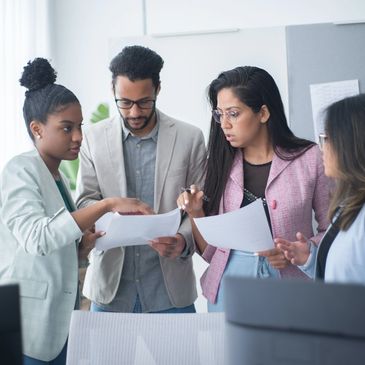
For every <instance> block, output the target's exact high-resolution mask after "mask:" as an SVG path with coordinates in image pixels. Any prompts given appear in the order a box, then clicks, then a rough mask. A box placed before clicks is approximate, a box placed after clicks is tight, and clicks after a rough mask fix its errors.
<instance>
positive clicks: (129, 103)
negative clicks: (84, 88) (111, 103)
mask: <svg viewBox="0 0 365 365" xmlns="http://www.w3.org/2000/svg"><path fill="white" fill-rule="evenodd" d="M114 100H115V103H116V104H117V107H118V108H120V109H131V108H132V107H133V105H134V104H136V105H137V106H138V108H139V109H152V108H153V107H154V106H155V103H156V100H154V99H141V100H129V99H114Z"/></svg>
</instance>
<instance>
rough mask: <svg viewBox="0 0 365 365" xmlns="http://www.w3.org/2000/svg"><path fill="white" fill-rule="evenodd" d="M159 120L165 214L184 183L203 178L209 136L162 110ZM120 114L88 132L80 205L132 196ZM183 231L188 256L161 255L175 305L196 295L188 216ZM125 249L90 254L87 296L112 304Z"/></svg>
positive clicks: (160, 208) (157, 198)
mask: <svg viewBox="0 0 365 365" xmlns="http://www.w3.org/2000/svg"><path fill="white" fill-rule="evenodd" d="M157 118H158V122H159V131H158V141H157V155H156V170H155V191H154V204H155V206H154V207H153V208H154V210H155V211H156V212H158V213H165V212H168V211H170V210H172V209H175V208H176V207H177V205H176V199H177V197H178V195H179V194H180V191H181V188H182V187H186V186H190V184H193V183H198V184H199V183H201V182H202V181H203V174H204V166H205V162H206V148H205V143H204V137H203V134H202V132H201V130H200V129H198V128H196V127H194V126H192V125H190V124H187V123H183V122H180V121H177V120H175V119H173V118H170V117H168V116H167V115H165V114H163V113H162V112H160V111H157ZM121 123H122V122H121V118H120V116H115V117H113V118H109V119H106V120H104V121H101V122H99V123H97V124H95V125H92V126H90V127H89V129H86V130H85V132H84V140H83V144H82V147H81V153H80V168H79V174H78V183H77V189H76V196H77V199H76V204H77V205H78V206H79V207H83V206H86V205H89V204H92V203H93V202H95V201H96V200H100V199H102V198H106V197H112V196H122V197H126V196H127V186H126V176H125V168H124V157H123V146H122V126H121ZM179 232H180V233H181V234H182V235H183V236H184V237H185V240H186V243H187V245H188V247H189V251H190V254H189V255H188V257H185V258H177V259H169V258H165V257H160V264H161V269H162V273H163V276H164V280H165V285H166V288H167V293H168V295H169V298H170V301H171V303H172V304H173V306H175V307H184V306H187V305H190V304H192V303H193V302H194V301H195V299H196V297H197V292H196V284H195V275H194V271H193V267H192V259H191V255H192V254H193V253H194V249H195V244H194V240H193V237H192V233H191V227H190V222H189V221H188V219H186V220H184V222H183V223H182V225H181V226H180V229H179ZM124 252H125V250H124V248H122V247H117V248H114V249H111V250H108V251H105V252H98V251H96V250H92V251H91V253H90V255H89V261H90V265H89V266H88V269H87V272H86V277H85V282H84V289H83V293H84V295H85V296H86V297H87V298H89V299H91V300H92V301H95V302H98V303H103V304H107V303H110V302H111V301H112V300H113V299H114V297H115V294H116V291H117V289H118V286H119V281H120V277H121V273H122V268H123V261H124Z"/></svg>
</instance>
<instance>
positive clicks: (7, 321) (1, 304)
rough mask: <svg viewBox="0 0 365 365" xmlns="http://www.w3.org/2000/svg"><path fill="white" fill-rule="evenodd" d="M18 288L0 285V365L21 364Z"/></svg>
mask: <svg viewBox="0 0 365 365" xmlns="http://www.w3.org/2000/svg"><path fill="white" fill-rule="evenodd" d="M20 323H21V320H20V305H19V286H18V285H0V363H1V364H6V365H21V364H23V355H22V335H21V325H20Z"/></svg>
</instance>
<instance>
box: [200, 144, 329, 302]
mask: <svg viewBox="0 0 365 365" xmlns="http://www.w3.org/2000/svg"><path fill="white" fill-rule="evenodd" d="M243 174H244V171H243V160H242V153H241V152H240V151H238V152H237V153H236V156H235V159H234V161H233V165H232V169H231V172H230V176H229V178H228V181H227V185H226V188H225V190H224V194H223V197H222V199H221V202H220V208H219V213H225V212H229V211H232V210H236V209H239V208H240V205H241V202H242V199H243V181H244V179H243V176H244V175H243ZM330 187H331V181H330V179H329V178H327V177H326V176H325V175H324V167H323V163H322V156H321V152H320V151H319V148H318V146H313V147H311V148H310V149H308V150H307V151H306V152H305V153H304V154H303V155H301V156H300V157H298V158H296V159H294V160H292V161H285V160H282V159H280V158H279V157H278V156H277V155H274V158H273V160H272V165H271V169H270V173H269V178H268V182H267V185H266V189H265V197H266V200H267V203H268V208H269V214H270V220H271V226H272V232H273V237H274V238H277V237H282V238H285V239H288V240H295V234H296V232H298V231H300V232H302V233H303V234H304V235H305V236H306V237H308V238H310V239H312V240H313V241H315V242H316V243H318V242H319V241H320V239H321V237H322V235H323V233H324V231H325V230H326V228H327V226H328V224H329V221H328V219H327V212H328V206H329V200H330V197H329V192H330ZM312 211H314V213H315V219H316V221H317V223H318V228H317V231H318V234H316V235H314V232H313V227H312ZM229 252H230V250H229V249H220V248H216V247H213V246H210V245H208V246H207V248H206V249H205V251H204V252H203V255H202V256H203V258H204V259H205V260H206V261H207V262H208V263H210V265H209V266H208V268H207V269H206V271H205V272H204V274H203V276H202V277H201V279H200V283H201V286H202V290H203V295H204V296H205V297H206V298H207V299H208V300H209V301H210V302H211V303H215V300H216V296H217V293H218V288H219V283H220V281H221V278H222V275H223V272H224V269H225V267H226V265H227V261H228V257H229ZM280 273H281V276H282V277H288V276H291V277H305V275H304V274H303V273H302V271H300V270H299V269H298V268H297V267H296V266H293V265H290V266H289V267H287V268H285V269H284V270H281V271H280Z"/></svg>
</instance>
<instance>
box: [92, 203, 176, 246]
mask: <svg viewBox="0 0 365 365" xmlns="http://www.w3.org/2000/svg"><path fill="white" fill-rule="evenodd" d="M180 221H181V213H180V209H178V208H177V209H174V210H172V211H171V212H168V213H164V214H156V215H121V214H119V213H106V214H104V215H103V216H102V217H101V218H100V219H99V220H98V221H97V222H96V223H95V229H96V230H97V231H104V232H106V234H105V236H103V237H100V238H98V239H97V240H96V244H95V248H96V249H97V250H103V251H106V250H108V249H110V248H113V247H120V246H137V245H147V244H148V243H149V241H150V240H152V239H154V238H157V237H165V236H175V235H176V233H177V230H178V229H179V226H180Z"/></svg>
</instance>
